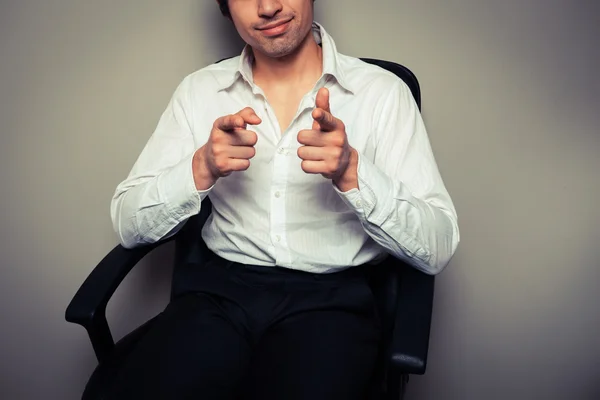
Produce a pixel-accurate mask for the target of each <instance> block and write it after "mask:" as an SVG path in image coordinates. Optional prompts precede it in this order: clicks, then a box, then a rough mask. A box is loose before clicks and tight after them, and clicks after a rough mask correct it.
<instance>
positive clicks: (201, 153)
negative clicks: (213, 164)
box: [192, 146, 217, 191]
mask: <svg viewBox="0 0 600 400" xmlns="http://www.w3.org/2000/svg"><path fill="white" fill-rule="evenodd" d="M205 154H206V153H205V148H204V146H202V147H200V148H199V149H198V150H196V152H195V153H194V157H193V158H192V171H193V175H194V183H195V185H196V190H199V191H200V190H207V189H209V188H211V187H212V186H213V185H214V184H215V182H216V181H217V178H215V177H214V176H213V174H212V173H211V171H210V168H209V167H208V163H207V162H206V156H205Z"/></svg>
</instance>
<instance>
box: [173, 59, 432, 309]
mask: <svg viewBox="0 0 600 400" xmlns="http://www.w3.org/2000/svg"><path fill="white" fill-rule="evenodd" d="M361 60H363V61H364V62H367V63H369V64H374V65H377V66H379V67H381V68H384V69H386V70H388V71H390V72H392V73H394V74H395V75H396V76H398V77H399V78H400V79H402V80H403V81H404V83H406V85H407V86H408V87H409V88H410V91H411V93H412V95H413V97H414V99H415V102H416V104H417V106H418V107H419V110H420V109H421V88H420V85H419V81H418V80H417V77H416V76H415V75H414V74H413V73H412V71H411V70H409V69H408V68H406V67H405V66H403V65H400V64H397V63H394V62H390V61H384V60H377V59H372V58H361ZM220 61H223V60H220ZM220 61H219V62H220ZM211 209H212V204H211V202H210V199H209V198H206V199H204V200H203V201H202V209H201V211H200V213H199V214H198V215H196V216H194V217H192V218H190V219H189V220H188V221H187V223H186V224H185V225H184V227H183V228H182V229H181V231H180V232H179V233H178V234H177V237H176V239H175V268H174V270H173V279H172V288H171V293H172V294H173V293H177V292H178V290H177V289H178V287H180V286H181V285H182V284H183V281H185V280H186V274H185V271H184V270H182V268H180V266H182V265H185V264H188V263H190V262H198V261H199V260H203V259H206V257H207V255H208V254H209V250H208V248H207V247H206V244H205V243H204V240H202V236H201V233H202V227H203V226H204V224H205V222H206V220H207V219H208V217H209V215H210V212H211ZM378 270H379V271H378V276H376V277H374V278H373V282H374V283H373V285H375V286H386V285H394V284H395V282H396V280H395V279H390V278H392V277H391V276H388V275H389V274H392V273H393V272H392V271H393V268H389V267H388V268H378ZM388 271H389V272H388ZM377 291H378V292H381V293H395V290H394V289H390V288H388V289H384V288H382V289H381V290H377ZM390 304H393V302H387V301H385V299H381V301H380V307H383V308H386V307H389V306H390ZM380 311H381V312H382V315H389V314H390V313H393V312H394V310H392V309H382V310H380Z"/></svg>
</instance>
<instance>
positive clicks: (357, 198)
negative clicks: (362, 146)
mask: <svg viewBox="0 0 600 400" xmlns="http://www.w3.org/2000/svg"><path fill="white" fill-rule="evenodd" d="M357 174H358V189H352V190H349V191H347V192H342V191H340V190H339V189H338V188H337V187H336V186H335V184H334V185H333V187H334V189H335V190H336V192H337V193H338V194H339V195H340V197H341V198H342V200H344V202H345V203H346V204H347V205H348V206H349V207H350V208H351V209H352V210H354V211H355V212H356V213H357V214H359V216H360V215H361V214H363V215H364V218H366V219H367V220H368V221H369V222H371V223H373V224H375V225H378V226H381V225H382V224H383V222H384V221H385V220H386V219H387V217H388V216H389V215H390V213H391V212H392V209H391V208H392V206H393V203H394V195H393V191H394V187H393V186H394V184H393V181H392V179H391V178H390V177H389V176H387V175H386V174H385V173H384V172H383V171H381V170H380V169H379V168H378V167H377V166H376V165H374V164H373V163H372V162H371V160H369V159H368V158H367V157H364V156H363V155H362V154H361V153H360V152H358V171H357Z"/></svg>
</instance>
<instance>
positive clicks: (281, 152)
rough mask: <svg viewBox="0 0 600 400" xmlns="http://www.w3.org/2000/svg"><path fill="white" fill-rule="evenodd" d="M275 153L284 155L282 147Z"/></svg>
mask: <svg viewBox="0 0 600 400" xmlns="http://www.w3.org/2000/svg"><path fill="white" fill-rule="evenodd" d="M277 152H278V153H279V154H283V153H285V150H284V149H283V147H280V148H279V149H278V150H277Z"/></svg>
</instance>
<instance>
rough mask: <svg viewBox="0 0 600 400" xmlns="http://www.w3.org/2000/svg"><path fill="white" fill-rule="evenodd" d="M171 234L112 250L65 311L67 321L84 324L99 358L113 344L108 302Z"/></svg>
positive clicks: (119, 246)
mask: <svg viewBox="0 0 600 400" xmlns="http://www.w3.org/2000/svg"><path fill="white" fill-rule="evenodd" d="M170 240H171V238H169V239H167V240H164V241H160V242H157V243H154V244H152V245H148V246H142V247H137V248H134V249H126V248H124V247H123V246H121V245H118V246H116V247H115V248H114V249H112V250H111V251H110V253H108V254H107V255H106V256H105V257H104V258H103V259H102V261H100V263H99V264H98V265H97V266H96V267H95V268H94V269H93V270H92V272H91V273H90V275H89V276H88V277H87V278H86V280H85V281H84V282H83V284H82V285H81V287H80V288H79V290H77V293H75V296H73V299H72V300H71V302H70V303H69V306H68V307H67V310H66V312H65V319H66V320H67V321H68V322H72V323H75V324H79V325H81V326H83V327H84V328H85V329H86V330H87V332H88V335H89V336H90V341H91V342H92V346H93V348H94V352H95V353H96V357H97V358H98V361H102V359H104V357H105V356H106V355H108V354H109V353H110V351H111V350H112V349H113V348H114V345H115V344H114V340H113V337H112V334H111V333H110V329H109V327H108V322H107V321H106V305H107V304H108V301H109V300H110V298H111V297H112V295H113V293H114V292H115V290H117V287H119V285H120V284H121V282H122V281H123V279H125V277H126V276H127V274H128V273H129V271H131V269H132V268H133V267H134V266H135V265H136V264H137V263H138V262H139V261H140V260H141V259H142V258H143V257H144V256H146V255H147V254H148V253H150V252H151V251H152V250H154V249H155V248H157V247H159V246H160V245H162V244H164V243H166V242H169V241H170Z"/></svg>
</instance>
